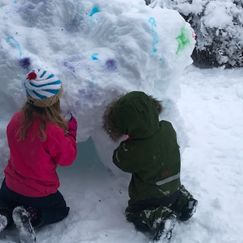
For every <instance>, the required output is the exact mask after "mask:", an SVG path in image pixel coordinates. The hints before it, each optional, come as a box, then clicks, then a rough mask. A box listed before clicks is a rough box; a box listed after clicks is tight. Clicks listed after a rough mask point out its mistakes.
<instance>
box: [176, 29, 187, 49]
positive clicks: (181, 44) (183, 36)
mask: <svg viewBox="0 0 243 243" xmlns="http://www.w3.org/2000/svg"><path fill="white" fill-rule="evenodd" d="M176 40H177V42H178V47H177V50H176V54H179V52H180V51H182V50H183V49H184V48H185V47H186V46H187V45H188V44H190V39H189V38H188V33H187V31H186V29H185V28H182V30H181V33H180V34H179V35H178V36H177V37H176Z"/></svg>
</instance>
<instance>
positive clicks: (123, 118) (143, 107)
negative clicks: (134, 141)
mask: <svg viewBox="0 0 243 243" xmlns="http://www.w3.org/2000/svg"><path fill="white" fill-rule="evenodd" d="M112 120H113V124H114V125H115V127H116V129H117V130H118V131H120V132H121V133H122V134H127V135H129V136H130V137H131V138H138V139H139V138H146V137H150V136H152V135H153V134H154V133H155V131H156V130H157V129H158V128H159V111H158V109H156V106H155V104H154V102H153V99H152V98H151V97H150V96H148V95H146V94H145V93H144V92H139V91H133V92H130V93H128V94H126V95H125V96H122V97H121V98H120V99H119V100H118V101H117V102H116V104H115V105H114V107H113V113H112Z"/></svg>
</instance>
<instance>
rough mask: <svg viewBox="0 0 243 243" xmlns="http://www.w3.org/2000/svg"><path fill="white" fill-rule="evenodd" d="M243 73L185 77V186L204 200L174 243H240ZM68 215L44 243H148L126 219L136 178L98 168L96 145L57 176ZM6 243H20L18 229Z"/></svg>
mask: <svg viewBox="0 0 243 243" xmlns="http://www.w3.org/2000/svg"><path fill="white" fill-rule="evenodd" d="M242 76H243V70H242V69H239V70H223V69H213V70H199V69H196V68H193V67H191V68H189V69H187V70H186V72H185V73H184V74H183V75H182V76H181V80H180V82H181V97H180V98H179V99H178V103H177V104H178V109H179V111H180V113H181V114H182V115H183V118H184V123H185V129H186V133H187V134H188V137H189V142H188V147H187V148H185V150H184V153H183V154H182V171H181V174H182V178H181V179H182V183H183V184H184V185H185V187H186V188H187V189H188V190H189V191H190V192H191V193H192V194H193V196H194V197H195V198H196V199H197V200H198V202H199V203H198V208H197V211H196V213H195V215H194V216H193V217H192V219H190V220H189V221H188V222H186V223H177V224H176V226H175V228H174V230H173V236H172V239H171V242H170V243H205V242H207V243H218V242H220V243H242V242H243V241H242V232H243V224H242V222H243V214H242V213H241V209H242V208H243V200H242V198H243V188H242V186H241V184H242V181H243V165H242V160H243V143H242V136H243V123H242V120H243V83H242ZM59 175H60V178H61V188H60V190H61V192H62V193H63V194H64V197H65V199H66V201H67V204H68V206H70V208H71V210H70V214H69V216H68V217H67V218H66V219H65V220H63V221H62V222H59V223H57V224H54V225H51V226H48V227H45V228H43V229H41V230H39V231H37V232H36V233H37V242H41V243H56V242H59V243H67V242H70V243H80V242H82V243H83V242H84V243H107V242H114V243H148V241H149V240H148V238H147V237H146V236H145V235H143V234H142V233H139V232H137V231H136V230H135V228H134V226H133V225H132V224H131V223H129V222H127V221H126V219H125V215H124V211H125V208H126V206H127V200H128V192H127V186H128V182H129V178H130V176H126V174H125V173H124V175H123V176H119V177H118V176H114V175H112V174H110V173H109V172H108V171H107V170H106V168H104V166H103V164H102V163H101V162H100V160H99V158H98V156H97V154H96V153H95V148H94V145H93V143H92V141H91V140H88V141H87V142H85V143H82V144H79V156H78V158H77V161H76V162H75V163H74V165H73V166H72V167H70V168H61V169H60V170H59ZM0 242H1V243H10V242H11V243H14V242H16V231H15V230H14V229H11V230H8V231H6V232H5V233H4V234H0Z"/></svg>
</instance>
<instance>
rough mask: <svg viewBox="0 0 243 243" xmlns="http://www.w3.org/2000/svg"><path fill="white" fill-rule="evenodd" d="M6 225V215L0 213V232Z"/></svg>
mask: <svg viewBox="0 0 243 243" xmlns="http://www.w3.org/2000/svg"><path fill="white" fill-rule="evenodd" d="M7 225H8V219H7V217H6V216H4V215H1V214H0V232H2V231H3V230H4V229H5V228H6V227H7Z"/></svg>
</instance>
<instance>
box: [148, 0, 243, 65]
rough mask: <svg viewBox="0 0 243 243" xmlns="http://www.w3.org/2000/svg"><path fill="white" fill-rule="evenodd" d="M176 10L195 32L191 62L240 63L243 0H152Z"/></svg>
mask: <svg viewBox="0 0 243 243" xmlns="http://www.w3.org/2000/svg"><path fill="white" fill-rule="evenodd" d="M156 5H160V6H161V7H164V8H171V9H176V10H178V11H179V12H180V13H181V14H182V16H184V18H185V19H186V20H187V21H188V22H189V23H190V24H191V25H192V27H193V28H194V30H195V32H196V35H197V44H196V49H195V50H194V52H193V60H194V63H195V64H197V65H198V66H200V67H210V66H211V67H212V66H226V67H242V66H243V2H242V0H224V1H223V0H214V1H209V0H193V1H192V0H154V1H153V0H152V3H151V6H156Z"/></svg>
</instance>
